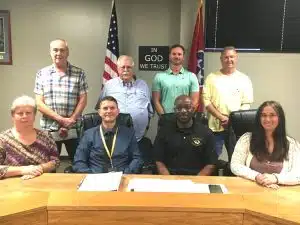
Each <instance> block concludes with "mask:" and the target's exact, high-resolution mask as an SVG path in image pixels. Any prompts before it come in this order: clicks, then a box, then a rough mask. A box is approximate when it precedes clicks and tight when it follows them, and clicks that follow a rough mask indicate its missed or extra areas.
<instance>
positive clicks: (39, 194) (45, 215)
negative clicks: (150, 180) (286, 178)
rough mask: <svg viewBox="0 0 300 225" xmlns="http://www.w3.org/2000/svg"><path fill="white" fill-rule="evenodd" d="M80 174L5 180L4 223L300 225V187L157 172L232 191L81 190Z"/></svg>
mask: <svg viewBox="0 0 300 225" xmlns="http://www.w3.org/2000/svg"><path fill="white" fill-rule="evenodd" d="M83 176H84V175H81V174H44V175H42V176H41V177H38V178H35V179H32V180H26V181H24V180H21V179H20V178H9V179H5V180H0V224H1V225H7V224H51V225H54V224H60V225H68V224H109V225H113V224H121V225H127V224H128V225H129V224H130V225H135V224H136V225H152V224H153V225H154V224H175V225H177V224H197V225H200V224H201V225H208V224H213V225H218V224H228V225H230V224H234V225H242V224H245V225H252V224H259V225H261V224H266V225H275V224H300V216H299V215H300V208H299V206H300V186H294V187H281V188H280V189H279V190H277V191H276V190H272V189H268V188H264V187H260V186H258V185H256V184H255V183H254V182H251V181H247V180H245V179H241V178H237V177H195V176H190V177H189V176H155V178H157V177H160V178H164V179H192V180H193V181H195V182H201V183H211V184H217V183H222V184H225V186H226V187H227V188H228V190H229V192H230V193H229V194H188V193H132V192H125V190H126V187H127V184H128V181H129V180H130V178H132V177H153V176H152V175H127V176H124V178H123V180H122V184H121V187H120V191H119V192H77V190H76V189H77V185H78V184H79V183H80V181H81V179H82V178H83Z"/></svg>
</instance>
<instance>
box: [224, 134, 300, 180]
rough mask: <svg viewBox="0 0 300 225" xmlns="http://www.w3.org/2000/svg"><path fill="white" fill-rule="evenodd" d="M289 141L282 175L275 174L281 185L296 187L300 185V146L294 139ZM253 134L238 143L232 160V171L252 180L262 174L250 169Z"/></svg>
mask: <svg viewBox="0 0 300 225" xmlns="http://www.w3.org/2000/svg"><path fill="white" fill-rule="evenodd" d="M287 139H288V141H289V152H288V159H286V160H284V161H283V167H282V170H281V171H280V173H274V174H275V175H276V177H277V178H278V183H279V184H286V185H294V184H300V173H299V171H300V163H299V162H300V145H299V143H298V142H297V141H296V140H294V139H293V138H290V137H287ZM250 140H251V133H246V134H244V135H243V136H242V137H241V138H240V139H239V140H238V142H237V143H236V146H235V148H234V152H233V155H232V158H231V163H230V167H231V171H232V172H233V173H234V174H235V175H237V176H241V177H244V178H247V179H250V180H255V177H256V176H257V175H258V174H260V173H259V172H258V171H256V170H253V169H251V168H250V164H251V161H252V158H253V155H252V154H251V152H250Z"/></svg>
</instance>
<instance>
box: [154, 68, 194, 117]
mask: <svg viewBox="0 0 300 225" xmlns="http://www.w3.org/2000/svg"><path fill="white" fill-rule="evenodd" d="M152 91H157V92H160V98H161V100H160V101H161V105H162V107H163V109H164V112H165V113H172V112H174V102H175V99H176V98H177V97H178V96H180V95H191V94H192V93H193V92H199V83H198V79H197V76H196V75H195V74H194V73H192V72H189V71H188V70H186V69H184V68H183V67H182V68H181V70H180V71H179V73H178V74H173V72H172V70H171V69H170V68H169V69H168V70H166V71H164V72H159V73H157V74H156V75H155V77H154V80H153V83H152Z"/></svg>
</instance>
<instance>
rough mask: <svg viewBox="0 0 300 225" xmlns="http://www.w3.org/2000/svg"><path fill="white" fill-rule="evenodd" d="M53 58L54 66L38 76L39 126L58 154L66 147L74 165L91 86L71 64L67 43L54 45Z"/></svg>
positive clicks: (62, 42) (51, 53) (40, 72)
mask: <svg viewBox="0 0 300 225" xmlns="http://www.w3.org/2000/svg"><path fill="white" fill-rule="evenodd" d="M50 55H51V58H52V61H53V64H52V65H50V66H47V67H45V68H43V69H41V70H40V71H38V72H37V74H36V81H35V88H34V93H35V94H36V103H37V106H38V109H39V111H40V112H41V113H42V118H41V121H40V124H41V127H42V129H44V130H48V131H50V132H51V133H52V136H53V137H54V139H55V141H56V144H57V148H58V150H59V152H61V147H62V144H65V147H66V150H67V152H68V155H69V157H70V158H71V160H72V161H73V158H74V154H75V151H76V148H77V145H78V132H77V131H78V128H79V123H80V116H81V113H82V111H83V110H84V108H85V106H86V104H87V91H88V85H87V82H86V77H85V73H84V71H83V70H82V69H81V68H78V67H76V66H73V65H71V64H70V63H69V62H68V56H69V48H68V44H67V42H66V41H65V40H63V39H56V40H53V41H51V43H50Z"/></svg>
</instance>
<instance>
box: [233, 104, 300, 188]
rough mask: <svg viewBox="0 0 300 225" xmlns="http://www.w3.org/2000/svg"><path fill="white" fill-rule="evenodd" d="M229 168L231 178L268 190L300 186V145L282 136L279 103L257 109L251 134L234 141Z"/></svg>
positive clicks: (283, 122)
mask: <svg viewBox="0 0 300 225" xmlns="http://www.w3.org/2000/svg"><path fill="white" fill-rule="evenodd" d="M230 166H231V171H232V172H233V173H234V174H235V175H237V176H241V177H244V178H247V179H250V180H254V181H256V183H258V184H260V185H263V186H266V187H270V188H275V189H277V188H278V187H279V186H278V184H284V185H295V184H299V183H300V145H299V143H298V142H297V141H296V140H294V139H293V138H290V137H288V136H287V135H286V129H285V116H284V111H283V109H282V107H281V105H280V104H279V103H277V102H275V101H266V102H264V103H263V104H262V105H261V106H260V107H259V108H258V111H257V114H256V118H255V124H254V129H253V132H252V133H246V134H244V135H243V136H242V137H241V138H240V139H239V140H238V142H237V144H236V146H235V149H234V153H233V155H232V159H231V164H230Z"/></svg>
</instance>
